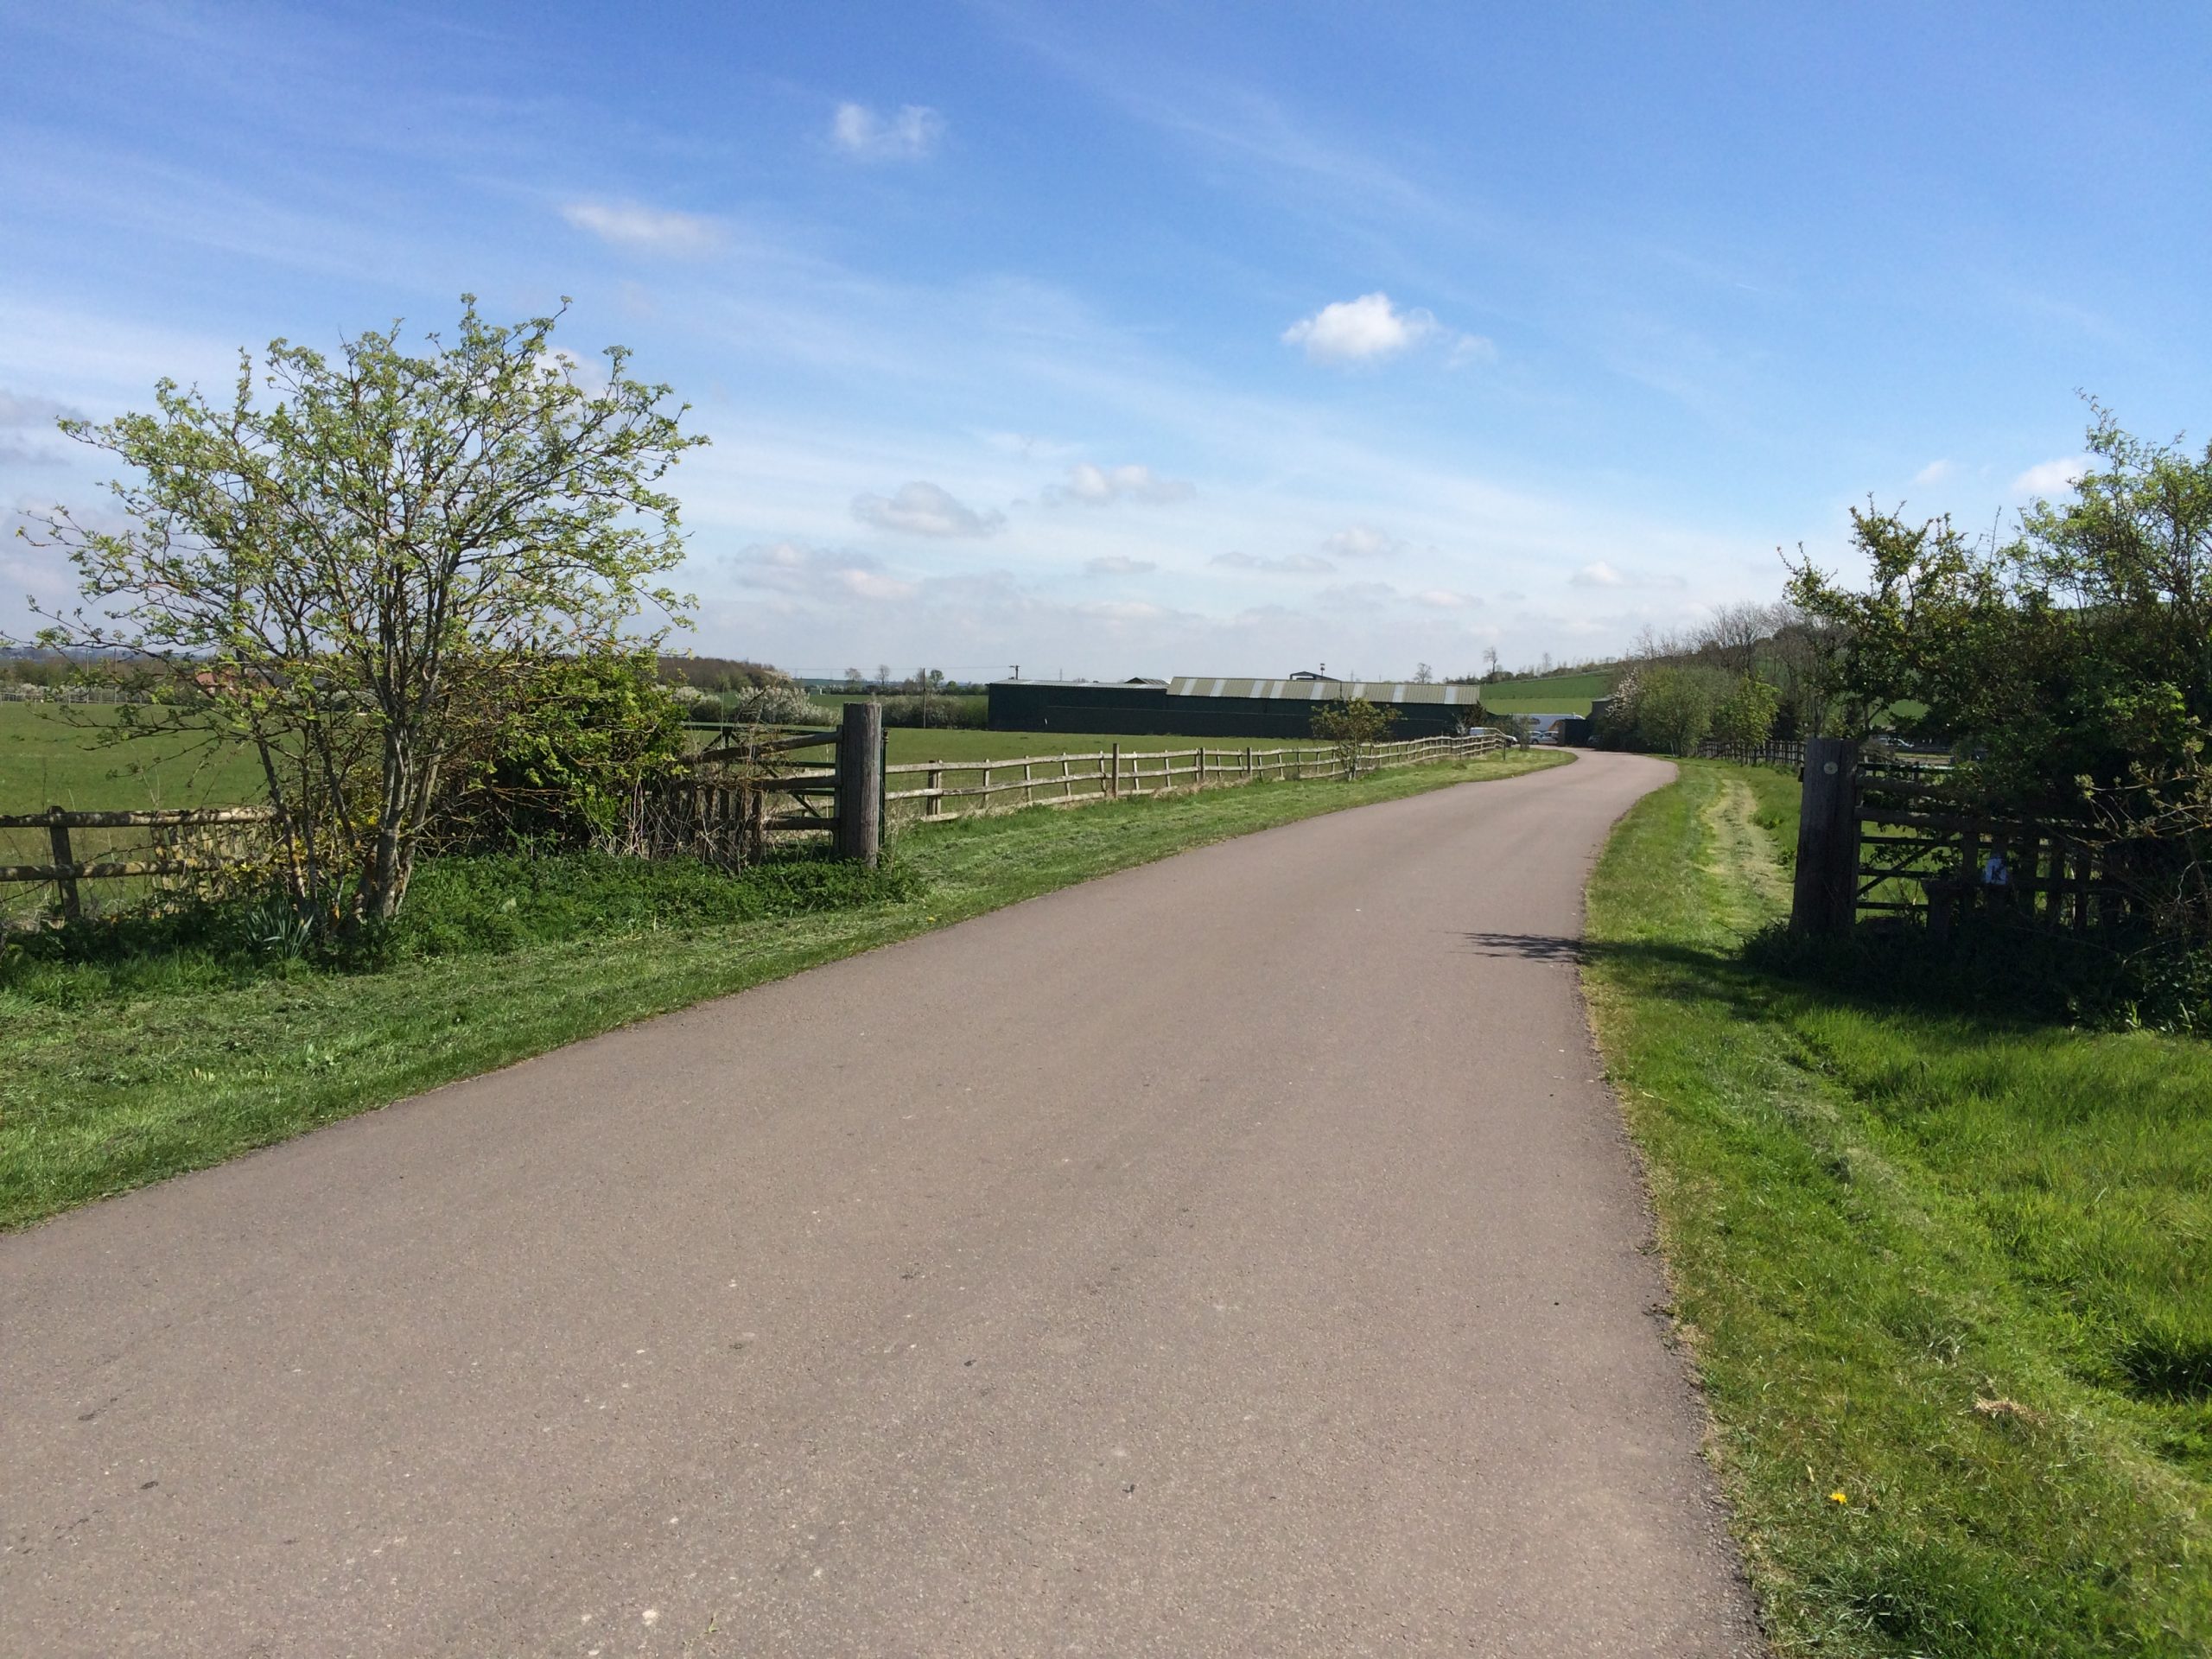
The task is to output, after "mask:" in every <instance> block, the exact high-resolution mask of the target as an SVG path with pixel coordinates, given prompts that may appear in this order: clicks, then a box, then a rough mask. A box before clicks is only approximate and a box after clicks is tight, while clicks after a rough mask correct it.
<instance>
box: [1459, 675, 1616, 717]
mask: <svg viewBox="0 0 2212 1659" xmlns="http://www.w3.org/2000/svg"><path fill="white" fill-rule="evenodd" d="M1612 689H1613V677H1612V676H1611V674H1554V675H1553V676H1552V677H1550V678H1549V679H1542V680H1500V681H1499V682H1498V683H1497V691H1496V694H1495V695H1494V696H1493V695H1492V694H1491V692H1490V691H1489V690H1487V689H1485V690H1484V694H1483V707H1484V708H1485V709H1489V710H1491V712H1492V713H1493V714H1500V715H1586V714H1588V713H1589V712H1590V702H1591V700H1592V698H1594V697H1602V696H1605V695H1606V693H1608V692H1609V691H1611V690H1612Z"/></svg>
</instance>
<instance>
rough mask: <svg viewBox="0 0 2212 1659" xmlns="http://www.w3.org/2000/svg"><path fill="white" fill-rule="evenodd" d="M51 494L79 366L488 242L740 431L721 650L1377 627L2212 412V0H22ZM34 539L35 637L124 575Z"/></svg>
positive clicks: (585, 332) (1351, 646) (1388, 642)
mask: <svg viewBox="0 0 2212 1659" xmlns="http://www.w3.org/2000/svg"><path fill="white" fill-rule="evenodd" d="M0 56H4V58H5V60H7V61H8V62H9V63H10V67H11V73H10V77H9V79H10V86H11V88H12V91H11V94H10V99H8V100H7V102H6V103H5V104H4V105H0V511H4V512H10V513H13V514H18V515H19V514H21V513H22V512H24V511H26V510H32V509H35V508H36V507H38V506H39V505H42V504H45V503H47V502H50V501H54V500H64V501H73V502H78V503H84V502H87V501H90V500H92V499H93V498H94V485H95V482H96V480H98V479H99V477H101V476H104V475H105V474H103V473H101V472H99V470H97V469H96V468H94V467H91V466H89V465H88V464H87V462H86V460H85V458H83V457H81V456H74V455H72V454H68V453H67V452H68V449H69V446H68V445H67V444H66V443H64V442H61V441H60V440H58V439H55V438H54V437H53V436H51V435H50V431H49V423H50V421H51V419H52V417H53V415H54V412H55V411H56V410H67V411H73V412H81V413H85V414H88V415H92V416H105V415H108V414H111V413H114V412H118V411H119V410H124V409H127V408H131V407H143V406H144V405H145V404H147V403H149V390H150V387H151V385H152V383H153V382H154V380H155V379H156V378H157V377H158V376H160V375H162V374H169V375H173V376H175V377H176V378H180V379H185V380H190V379H194V378H199V379H201V380H203V381H205V382H207V383H208V384H211V385H213V384H219V383H220V382H221V381H222V380H223V379H224V378H225V376H226V373H227V372H228V365H229V363H230V361H231V360H232V356H233V354H234V353H235V351H236V349H237V348H238V346H241V345H258V344H260V343H263V342H265V341H266V340H269V339H270V338H271V337H273V336H277V335H284V336H287V337H289V338H291V339H294V340H302V341H306V342H310V343H316V344H322V345H328V344H332V343H334V341H335V340H337V338H338V337H339V336H340V334H342V333H345V332H350V331H353V330H357V329H359V328H361V327H368V326H374V325H378V324H381V323H384V322H386V321H390V320H391V319H392V318H395V317H399V318H404V319H406V320H407V321H409V323H410V326H415V327H435V326H438V325H440V324H442V323H445V322H448V321H450V320H451V318H452V317H453V316H454V314H455V313H456V311H457V309H458V301H457V296H459V295H460V294H461V292H462V291H464V290H467V291H471V292H474V293H476V294H478V295H479V296H481V300H482V303H483V305H484V307H485V308H486V310H487V311H489V312H490V313H492V314H493V315H505V316H513V317H520V316H522V315H528V314H530V313H532V312H535V311H537V310H538V309H540V308H545V307H548V306H550V305H551V304H552V303H554V302H555V301H556V298H557V296H562V295H569V296H574V300H575V305H574V308H573V309H572V311H571V312H570V314H569V319H568V321H567V322H566V323H565V325H564V327H563V336H564V338H565V341H566V344H567V345H568V346H569V347H570V348H571V349H573V350H575V351H576V352H577V353H579V354H582V355H588V354H589V353H592V352H594V351H595V350H597V349H598V348H599V347H600V346H604V345H606V344H607V343H608V342H610V341H615V340H620V341H622V342H624V343H626V344H627V345H630V346H633V347H634V348H635V349H636V351H637V353H638V355H637V361H636V367H637V369H638V371H639V372H642V373H643V374H644V375H645V376H646V377H647V378H653V379H660V380H666V381H669V382H671V383H672V384H673V385H675V386H676V387H677V390H678V391H680V392H681V393H682V394H683V397H686V398H688V399H689V400H690V402H691V403H692V404H694V405H695V410H694V414H693V416H692V417H691V418H692V420H693V421H694V422H695V423H696V426H697V427H698V428H699V429H701V430H703V431H705V432H707V433H708V434H709V435H711V436H712V438H713V440H714V445H713V448H710V449H708V450H705V451H702V452H699V453H698V454H695V455H694V456H692V457H691V458H690V459H688V460H687V461H686V462H685V464H684V466H683V468H682V469H681V471H680V475H679V480H678V490H679V493H680V494H681V495H682V497H683V500H684V504H685V519H686V523H687V524H688V526H689V528H690V536H691V543H690V545H691V554H690V560H689V562H688V563H687V565H686V567H685V569H684V571H683V575H682V578H681V581H682V585H683V586H684V587H686V588H689V589H690V590H692V591H694V592H696V594H698V596H699V600H700V607H699V620H698V626H697V629H696V633H695V635H694V636H693V640H692V643H693V644H695V645H696V648H698V649H699V650H702V651H705V652H717V653H731V654H745V655H750V656H754V657H759V658H766V659H768V660H771V661H773V662H776V663H779V664H783V665H785V666H786V667H789V668H791V669H794V670H797V671H803V672H836V671H842V669H843V668H845V667H846V666H848V665H857V666H861V667H864V668H867V669H869V670H871V671H872V670H873V668H874V665H875V664H878V663H879V662H883V663H889V664H893V665H894V666H896V667H898V668H899V670H900V671H902V672H903V671H907V670H910V669H912V667H913V666H915V665H917V664H935V665H940V666H943V667H945V668H946V669H948V670H949V671H953V672H955V673H957V674H962V675H969V674H983V673H995V672H999V671H1003V670H1004V669H1005V668H1006V667H1007V665H1009V664H1014V663H1020V664H1022V666H1023V671H1024V672H1025V673H1031V674H1036V673H1050V672H1058V671H1065V672H1068V673H1071V674H1077V673H1080V674H1095V675H1108V674H1125V673H1136V672H1186V673H1187V672H1208V673H1258V674H1277V673H1282V672H1286V671H1289V670H1291V669H1293V668H1296V667H1300V666H1306V665H1311V664H1313V663H1315V662H1317V661H1326V662H1327V663H1329V664H1331V665H1332V668H1335V669H1337V670H1339V671H1343V670H1352V671H1357V672H1358V673H1360V674H1362V675H1364V676H1369V677H1381V676H1383V675H1385V674H1402V673H1406V672H1409V671H1411V670H1412V669H1413V668H1414V664H1416V663H1417V662H1428V663H1432V664H1434V665H1435V666H1436V667H1437V668H1438V669H1439V670H1440V671H1460V670H1465V669H1471V668H1472V667H1474V666H1476V665H1477V664H1478V663H1479V661H1480V659H1481V657H1482V653H1483V652H1484V649H1485V648H1486V647H1492V646H1494V647H1496V648H1497V650H1498V651H1499V652H1501V653H1502V654H1503V657H1504V658H1505V659H1506V661H1507V662H1508V663H1509V664H1510V663H1515V662H1519V661H1527V660H1533V659H1535V658H1536V657H1537V655H1538V654H1539V653H1541V652H1550V653H1552V654H1553V655H1554V656H1555V657H1559V658H1570V657H1582V656H1588V655H1598V654H1602V653H1605V652H1611V651H1612V650H1615V649H1617V648H1618V647H1619V646H1621V645H1624V643H1626V641H1627V640H1628V639H1630V637H1631V636H1632V635H1633V634H1634V633H1635V632H1637V630H1638V629H1639V628H1641V627H1643V626H1647V625H1649V626H1659V627H1662V628H1663V627H1667V626H1674V625H1675V624H1678V623H1679V622H1681V620H1684V619H1686V618H1688V617H1692V616H1694V615H1696V614H1698V613H1700V612H1702V611H1703V610H1704V609H1705V608H1706V607H1709V606H1711V605H1712V604H1713V603H1715V602H1718V601H1728V600H1734V599H1744V598H1766V597H1770V596H1772V595H1773V594H1774V593H1775V592H1776V591H1777V587H1778V584H1779V581H1780V576H1781V569H1780V565H1779V562H1778V560H1777V554H1776V550H1777V546H1789V547H1794V546H1795V545H1796V544H1797V543H1801V542H1802V543H1804V544H1806V546H1807V547H1808V549H1809V550H1813V551H1814V552H1815V553H1816V554H1819V555H1821V556H1825V557H1826V558H1827V559H1829V560H1830V561H1831V562H1838V561H1840V559H1841V556H1842V529H1843V526H1844V524H1845V512H1846V509H1847V507H1848V506H1849V505H1851V504H1852V503H1853V502H1855V501H1859V500H1863V499H1866V497H1867V496H1868V495H1869V494H1870V493H1871V494H1872V496H1873V497H1874V498H1875V499H1878V501H1880V502H1881V503H1882V504H1883V505H1893V504H1895V503H1897V502H1898V501H1904V502H1906V503H1908V504H1909V505H1910V506H1911V507H1912V508H1913V509H1915V510H1917V511H1927V512H1936V511H1948V512H1955V514H1957V515H1958V517H1959V518H1961V520H1962V521H1965V522H1967V523H1969V524H1975V525H1982V524H1990V523H1993V522H1994V521H1996V520H1997V519H1998V518H1999V515H2001V514H2009V513H2010V512H2012V511H2013V510H2014V509H2015V508H2016V507H2017V506H2018V504H2019V503H2020V502H2021V501H2022V500H2023V499H2025V497H2026V496H2027V495H2028V494H2031V493H2033V492H2034V490H2035V489H2036V487H2037V484H2038V483H2039V482H2041V483H2043V484H2044V487H2046V488H2050V487H2057V484H2056V480H2063V477H2064V476H2065V474H2066V471H2067V462H2068V461H2069V458H2070V457H2072V456H2074V455H2075V454H2076V453H2077V452H2078V449H2079V446H2080V442H2081V432H2082V425H2083V423H2084V417H2085V411H2084V410H2083V408H2082V404H2081V403H2080V401H2079V398H2078V397H2077V395H2076V394H2077V391H2089V392H2093V393H2094V394H2096V395H2097V396H2099V397H2101V398H2103V399H2104V400H2105V401H2106V402H2107V403H2109V404H2112V405H2113V407H2114V408H2115V410H2117V412H2118V413H2119V415H2120V417H2121V419H2122V420H2123V422H2124V423H2126V424H2128V425H2129V426H2130V427H2132V428H2133V429H2137V430H2139V431H2143V432H2145V433H2149V434H2154V435H2170V434H2171V433H2173V432H2175V431H2177V430H2180V429H2190V430H2192V431H2194V432H2196V434H2197V435H2198V436H2199V437H2200V439H2201V438H2202V436H2203V435H2205V433H2206V429H2207V428H2208V427H2209V426H2212V419H2208V409H2207V407H2206V404H2207V394H2206V387H2207V385H2208V380H2209V379H2212V377H2208V373H2207V371H2208V368H2212V327H2208V326H2207V321H2206V314H2207V307H2206V303H2205V302H2206V300H2207V297H2208V296H2207V277H2206V273H2207V271H2208V270H2212V258H2208V255H2212V189H2209V188H2208V181H2212V94H2209V93H2208V90H2207V89H2208V87H2212V12H2208V11H2207V10H2205V9H2203V8H2202V7H2201V6H2190V7H2182V6H2175V7H2171V8H2166V9H2163V10H2162V9H2159V8H2157V7H2149V8H2135V9H2131V10H2130V11H2129V13H2128V14H2127V17H2126V22H2124V23H2123V22H2120V20H2119V16H2118V14H2116V13H2111V12H2105V11H2098V10H2084V9H2081V8H2065V9H2061V8H2056V7H2037V6H2032V5H2007V6H1985V7H1975V6H1945V7H1941V8H1937V7H1930V6H1927V5H1924V4H1911V5H1905V4H1899V5H1880V4H1868V5H1852V6H1822V7H1812V6H1805V7H1795V8H1789V7H1777V6H1773V5H1770V4H1765V5H1743V6H1726V5H1710V6H1700V7H1675V6H1670V7H1666V8H1658V7H1652V8H1630V7H1624V6H1623V7H1586V8H1585V7H1575V6H1571V5H1554V6H1548V7H1541V8H1534V7H1511V8H1508V7H1496V8H1477V7H1471V6H1466V5H1464V4H1460V5H1436V6H1428V5H1389V4H1383V5H1361V6H1358V7H1351V6H1338V7H1319V6H1306V5H1300V4H1294V3H1289V4H1286V3H1278V4H1276V5H1273V6H1269V7H1249V6H1238V7H1230V6H1222V7H1216V8H1200V7H1196V6H1158V7H1154V6H1149V5H1146V4H1142V3H1132V0H1119V3H1116V4H1113V5H1110V6H1108V5H1097V6H1080V7H1078V6H1073V5H1051V6H1046V5H1036V6H1031V5H1026V4H1018V3H982V4H973V5H946V6H938V5H931V4H926V3H920V0H914V3H903V4H897V5H863V4H851V5H829V6H823V5H810V6H798V5H785V4H755V5H752V6H746V7H738V6H705V5H695V6H676V5H652V4H638V5H630V6H624V7H608V6H587V5H567V6H564V5H560V4H533V5H527V6H524V5H511V6H510V5H488V4H453V5H448V6H442V7H439V8H435V9H429V8H425V9H421V10H415V9H410V8H409V7H406V6H396V5H386V6H374V7H349V6H339V5H331V6H319V7H307V6H257V5H237V4H218V3H211V4H201V5H191V4H175V5H158V6H153V5H149V6H133V5H109V4H100V3H92V0H77V3H71V4H68V5H54V4H50V3H36V4H33V3H16V0H9V3H5V4H0ZM66 591H67V573H66V571H64V570H63V569H60V568H59V567H57V566H56V565H55V564H54V562H53V561H52V559H51V556H48V555H45V554H41V553H40V552H38V551H36V550H32V549H29V548H27V547H26V546H25V545H24V544H23V543H21V542H19V541H15V540H13V539H10V541H9V542H8V543H5V544H4V546H0V631H4V630H8V629H11V628H12V629H16V630H18V631H20V630H21V629H22V627H23V626H24V624H25V615H24V609H23V605H22V597H23V595H24V594H26V593H29V594H37V595H39V596H41V598H43V599H45V600H48V601H54V600H58V599H59V598H60V597H61V596H62V595H63V594H65V593H66Z"/></svg>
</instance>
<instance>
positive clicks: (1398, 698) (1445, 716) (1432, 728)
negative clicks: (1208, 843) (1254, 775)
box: [990, 674, 1481, 740]
mask: <svg viewBox="0 0 2212 1659" xmlns="http://www.w3.org/2000/svg"><path fill="white" fill-rule="evenodd" d="M1480 690H1481V688H1480V687H1478V686H1472V685H1421V684H1416V683H1414V682H1413V681H1411V680H1338V679H1331V678H1329V677H1327V676H1325V675H1315V674H1300V675H1293V676H1291V677H1288V678H1287V679H1280V680H1243V679H1206V678H1193V677H1178V678H1176V679H1173V680H1122V681H1112V680H995V681H993V682H992V683H991V685H990V720H991V729H992V730H993V731H995V732H1115V733H1127V734H1130V735H1132V736H1139V737H1148V736H1158V737H1275V738H1282V739H1285V740H1295V739H1300V738H1308V737H1311V736H1312V735H1313V710H1314V709H1315V708H1316V707H1317V706H1319V705H1320V704H1322V703H1327V702H1349V701H1351V699H1353V698H1358V697H1363V698H1365V699H1366V700H1367V701H1368V702H1372V703H1377V704H1383V705H1387V706H1389V707H1390V708H1394V709H1396V710H1397V711H1398V719H1397V721H1396V723H1395V725H1394V726H1393V727H1392V728H1391V730H1390V734H1391V736H1393V737H1439V736H1447V735H1449V734H1452V733H1455V732H1459V731H1462V730H1464V729H1465V728H1466V727H1467V726H1468V725H1470V724H1471V723H1477V722H1479V721H1480V719H1481V704H1480V703H1479V702H1478V701H1477V699H1478V696H1479V693H1480Z"/></svg>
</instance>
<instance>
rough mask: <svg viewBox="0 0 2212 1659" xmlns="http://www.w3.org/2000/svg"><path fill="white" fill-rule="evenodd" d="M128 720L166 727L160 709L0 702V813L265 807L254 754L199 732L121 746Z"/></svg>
mask: <svg viewBox="0 0 2212 1659" xmlns="http://www.w3.org/2000/svg"><path fill="white" fill-rule="evenodd" d="M126 715H130V716H134V717H137V718H139V719H143V720H147V721H149V722H158V721H159V719H160V715H159V712H158V711H156V710H154V709H144V708H138V709H128V710H126V709H122V708H119V707H117V706H115V705H113V704H101V703H79V704H74V705H71V706H67V707H64V706H61V705H60V704H54V703H41V702H0V812H36V811H38V810H41V809H42V808H45V807H48V806H66V807H67V808H69V809H70V810H72V811H78V812H94V811H125V810H137V809H139V808H143V807H172V806H236V805H238V804H240V803H242V802H250V801H257V800H258V799H260V798H261V768H260V766H259V765H258V763H257V762H256V761H255V760H254V759H253V757H252V755H251V754H250V753H247V752H246V751H245V749H243V748H240V747H236V746H234V745H229V744H225V745H221V746H216V745H211V744H210V743H208V742H207V739H206V735H205V734H204V733H201V732H200V731H198V730H196V729H194V728H190V727H176V728H168V729H165V730H163V729H156V730H155V731H153V732H152V733H151V734H149V735H146V736H130V737H128V738H126V739H125V740H124V741H115V740H117V739H118V738H123V737H124V733H125V731H126V729H127V728H126V727H125V725H124V721H125V717H126Z"/></svg>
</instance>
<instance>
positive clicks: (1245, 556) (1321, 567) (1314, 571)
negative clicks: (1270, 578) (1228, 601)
mask: <svg viewBox="0 0 2212 1659" xmlns="http://www.w3.org/2000/svg"><path fill="white" fill-rule="evenodd" d="M1206 563H1209V564H1217V565H1220V566H1221V567H1222V568H1223V569H1228V570H1264V571H1267V572H1268V574H1269V575H1278V576H1319V575H1328V574H1329V573H1330V572H1331V571H1332V570H1334V569H1336V568H1337V567H1336V566H1335V565H1333V564H1331V563H1329V562H1328V561H1327V560H1326V559H1322V558H1316V557H1315V556H1313V554H1311V553H1286V554H1284V555H1283V556H1281V558H1279V559H1263V558H1260V557H1258V556H1256V555H1254V554H1250V553H1217V554H1215V555H1214V556H1213V557H1212V558H1211V559H1209V560H1207V561H1206Z"/></svg>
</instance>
